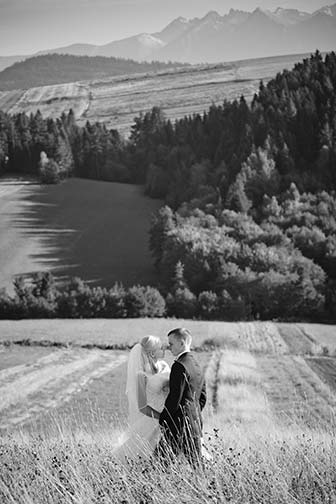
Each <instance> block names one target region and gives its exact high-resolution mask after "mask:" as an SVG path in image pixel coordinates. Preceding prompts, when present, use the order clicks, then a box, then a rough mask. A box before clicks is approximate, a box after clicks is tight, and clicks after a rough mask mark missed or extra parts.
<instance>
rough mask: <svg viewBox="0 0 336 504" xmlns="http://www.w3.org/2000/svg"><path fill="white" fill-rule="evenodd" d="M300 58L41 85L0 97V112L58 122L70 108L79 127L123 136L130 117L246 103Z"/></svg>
mask: <svg viewBox="0 0 336 504" xmlns="http://www.w3.org/2000/svg"><path fill="white" fill-rule="evenodd" d="M301 59H302V56H298V55H294V56H280V57H275V58H262V59H256V60H245V61H237V62H234V63H230V64H225V63H222V64H216V65H197V66H193V67H189V68H187V69H177V70H175V71H173V70H169V71H161V72H153V73H146V74H137V75H130V76H118V77H111V78H109V79H104V80H96V81H92V82H82V83H81V82H74V83H70V84H59V85H54V86H41V87H36V88H32V89H29V90H27V91H26V92H22V91H8V92H6V91H4V92H2V93H1V94H0V108H2V109H3V110H4V111H6V112H10V113H16V112H26V113H30V112H36V110H37V109H40V110H41V112H42V113H43V115H45V116H51V117H57V116H58V115H60V114H61V113H62V111H66V112H67V111H68V110H69V108H73V109H74V111H75V113H76V117H77V119H78V122H79V124H84V123H85V122H86V120H87V119H89V120H90V121H103V122H105V123H106V124H107V126H108V127H111V128H117V129H118V130H119V131H120V132H121V133H122V134H123V135H125V136H127V135H128V134H129V132H130V127H131V125H132V124H133V122H134V117H135V116H138V115H139V114H140V112H144V111H148V110H150V109H151V108H152V107H153V106H160V107H161V108H162V109H163V110H164V112H165V114H166V116H167V118H170V119H172V120H175V119H179V118H181V117H184V116H185V115H189V114H194V113H200V114H202V113H203V112H204V111H205V110H207V109H208V108H209V107H210V106H211V105H212V104H221V103H223V101H224V99H227V100H232V99H235V98H240V96H241V95H242V94H243V95H244V96H245V97H246V99H248V100H249V99H251V98H252V96H253V95H254V93H255V92H256V91H258V87H259V82H260V80H261V79H263V80H264V82H267V81H268V80H270V79H271V78H273V77H275V75H276V73H277V72H280V71H282V70H283V69H284V68H287V69H290V68H292V67H293V65H294V63H296V62H297V61H299V60H301Z"/></svg>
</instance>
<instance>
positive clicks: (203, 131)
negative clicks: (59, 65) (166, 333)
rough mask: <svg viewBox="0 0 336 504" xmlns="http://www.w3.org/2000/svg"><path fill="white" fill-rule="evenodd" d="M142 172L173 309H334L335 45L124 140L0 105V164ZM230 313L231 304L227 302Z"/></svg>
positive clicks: (106, 173)
mask: <svg viewBox="0 0 336 504" xmlns="http://www.w3.org/2000/svg"><path fill="white" fill-rule="evenodd" d="M41 150H43V151H44V152H45V153H46V155H47V156H48V158H50V159H54V160H55V163H57V165H58V166H61V167H63V168H62V169H63V170H64V173H75V174H76V175H78V176H83V177H89V178H97V179H102V180H115V181H122V182H130V183H139V184H143V185H144V187H145V191H146V193H147V194H148V195H149V196H151V197H154V198H162V199H164V200H165V203H166V204H167V206H166V207H164V208H162V209H161V211H160V212H159V213H158V215H157V216H156V217H155V218H154V220H153V223H152V227H151V232H150V244H151V250H152V253H153V257H154V260H155V264H156V267H157V268H158V270H159V272H160V278H161V285H160V290H161V293H162V294H163V295H164V297H165V302H166V307H167V310H168V313H173V314H178V315H181V311H182V312H183V314H184V316H185V315H186V313H187V314H188V315H189V316H199V315H200V314H202V316H203V317H205V318H225V317H227V318H234V317H238V318H240V319H242V318H251V317H252V318H271V317H280V318H286V319H290V318H292V319H299V318H302V317H305V318H309V319H310V320H318V319H322V320H326V319H328V320H335V319H336V222H335V219H336V200H335V198H336V196H335V190H336V170H335V167H336V55H335V53H333V52H332V53H330V54H327V55H326V57H325V59H324V60H323V58H322V57H321V55H320V53H319V52H316V53H315V54H314V55H312V56H311V57H310V58H309V59H305V60H304V61H303V62H302V63H298V64H297V65H295V67H294V69H293V70H291V71H284V72H282V73H280V74H278V75H277V76H276V78H275V79H273V80H272V81H270V82H269V83H268V84H267V86H264V85H263V83H261V84H260V90H259V93H257V94H256V95H255V96H254V99H253V100H252V103H251V105H250V106H248V104H247V103H246V101H245V99H244V97H241V98H240V100H234V101H232V102H228V101H225V102H224V103H223V105H221V106H211V107H210V109H209V110H208V111H207V112H205V113H204V115H203V116H201V115H198V114H197V115H193V116H189V117H185V118H183V119H181V120H178V121H176V122H175V123H174V124H173V123H172V122H171V121H169V120H166V119H165V117H164V115H163V113H162V111H161V110H160V109H159V108H156V107H154V108H153V109H152V110H151V111H149V112H147V113H145V114H142V115H140V117H137V118H135V122H134V125H133V127H132V132H131V136H130V138H129V140H127V141H125V140H123V139H121V138H120V136H119V135H118V132H117V131H115V130H107V129H106V128H105V126H104V125H102V124H99V123H95V124H90V123H89V122H88V123H87V124H86V125H85V126H84V127H81V128H80V127H78V126H77V125H76V123H75V118H74V116H73V114H72V112H69V114H68V115H66V114H64V115H63V116H62V117H61V118H60V119H58V120H57V121H53V120H51V119H47V120H44V119H43V118H42V117H41V115H40V114H35V115H31V116H30V117H27V116H25V115H24V114H19V115H16V116H8V115H6V114H1V115H0V166H1V167H2V169H3V170H5V169H6V170H9V171H20V170H21V171H22V170H24V169H25V170H27V171H31V172H36V171H37V170H38V157H39V156H40V152H41ZM233 314H236V315H233Z"/></svg>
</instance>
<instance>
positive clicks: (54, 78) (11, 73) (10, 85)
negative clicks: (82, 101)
mask: <svg viewBox="0 0 336 504" xmlns="http://www.w3.org/2000/svg"><path fill="white" fill-rule="evenodd" d="M177 66H183V65H182V64H181V63H176V64H175V63H159V62H152V63H148V62H147V63H146V62H142V63H138V62H136V61H133V60H126V59H121V58H113V57H110V58H106V57H104V56H73V55H70V54H45V55H41V56H34V57H33V58H28V59H26V60H25V61H20V62H17V63H14V65H12V66H10V67H8V68H5V69H4V70H3V71H2V72H0V89H1V90H11V89H28V88H30V87H34V86H45V85H49V84H61V83H64V82H74V81H81V80H92V79H101V78H104V77H111V76H114V75H123V74H134V73H141V72H151V71H156V70H162V69H165V68H173V67H177Z"/></svg>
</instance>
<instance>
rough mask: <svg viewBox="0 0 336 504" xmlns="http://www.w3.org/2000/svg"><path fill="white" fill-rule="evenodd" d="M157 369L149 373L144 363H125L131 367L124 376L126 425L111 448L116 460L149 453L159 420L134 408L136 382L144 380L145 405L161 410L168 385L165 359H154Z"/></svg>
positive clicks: (137, 384)
mask: <svg viewBox="0 0 336 504" xmlns="http://www.w3.org/2000/svg"><path fill="white" fill-rule="evenodd" d="M157 367H158V372H157V373H155V374H153V373H152V372H151V370H150V367H149V365H148V364H147V363H145V365H144V368H145V369H144V370H141V369H137V366H134V363H132V362H131V363H129V369H131V370H132V373H131V378H130V377H128V385H127V395H128V400H129V410H130V418H129V428H128V429H127V431H126V432H125V433H124V435H123V438H122V439H121V440H120V444H119V445H118V447H117V449H116V450H115V452H114V455H115V456H116V457H117V458H118V459H119V460H122V461H124V460H126V459H129V460H134V459H137V458H139V457H141V458H142V459H144V458H148V457H150V455H151V454H152V453H153V451H154V450H155V447H156V445H157V443H158V441H159V437H160V427H159V421H158V420H157V419H155V418H152V417H149V416H146V415H145V414H143V413H141V411H140V410H139V408H138V386H139V383H140V384H145V385H144V386H145V396H146V398H147V406H150V407H151V408H153V409H154V410H156V411H158V412H161V411H162V410H163V407H164V403H165V400H166V398H167V395H168V392H169V389H168V384H169V374H170V368H169V366H168V364H167V363H166V362H165V361H159V362H157Z"/></svg>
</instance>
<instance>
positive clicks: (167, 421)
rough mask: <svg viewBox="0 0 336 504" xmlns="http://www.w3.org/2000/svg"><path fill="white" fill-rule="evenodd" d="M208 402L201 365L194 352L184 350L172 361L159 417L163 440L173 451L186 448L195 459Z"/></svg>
mask: <svg viewBox="0 0 336 504" xmlns="http://www.w3.org/2000/svg"><path fill="white" fill-rule="evenodd" d="M205 403H206V387H205V379H204V375H203V372H202V369H201V367H200V365H199V364H198V362H197V361H196V360H195V358H194V356H193V354H192V353H190V352H185V353H183V354H182V355H180V356H179V357H178V359H177V360H176V361H175V362H174V364H173V365H172V368H171V372H170V380H169V394H168V397H167V399H166V402H165V406H164V409H163V411H162V413H161V415H160V419H159V423H160V425H161V430H162V433H163V442H164V443H165V442H166V443H168V445H169V447H170V448H171V449H172V451H173V452H174V453H178V452H180V451H183V452H184V453H185V454H186V455H187V456H188V458H190V457H191V458H192V459H194V457H195V455H196V454H198V455H199V454H200V453H201V437H202V416H201V410H202V409H203V408H204V405H205ZM161 445H162V443H161Z"/></svg>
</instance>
